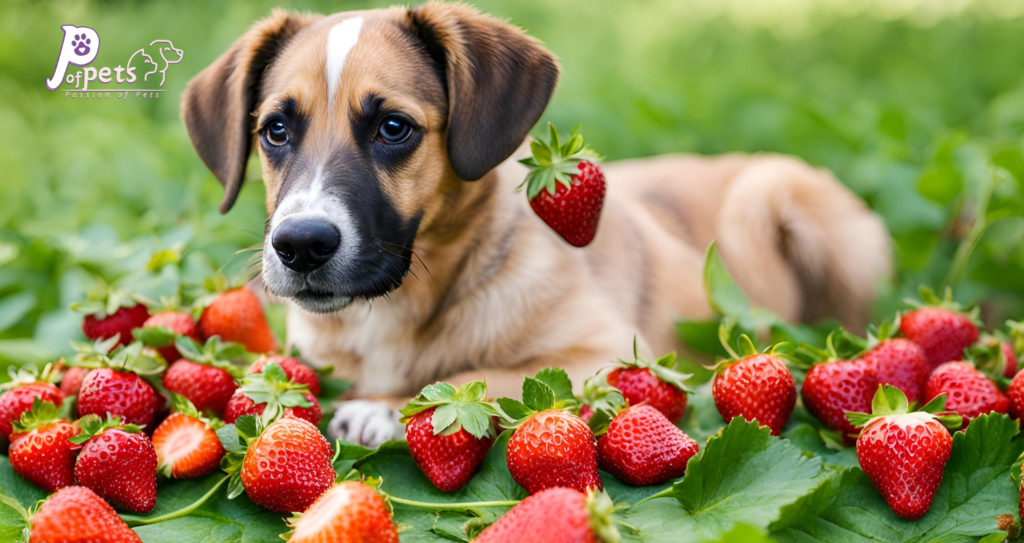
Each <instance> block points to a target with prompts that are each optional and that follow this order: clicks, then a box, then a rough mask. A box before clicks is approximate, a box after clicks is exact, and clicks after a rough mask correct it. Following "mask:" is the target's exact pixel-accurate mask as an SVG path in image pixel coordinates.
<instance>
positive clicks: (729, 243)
mask: <svg viewBox="0 0 1024 543" xmlns="http://www.w3.org/2000/svg"><path fill="white" fill-rule="evenodd" d="M356 15H358V16H361V17H364V18H365V21H366V22H365V24H364V27H363V30H362V32H361V35H360V38H359V42H358V43H357V44H356V46H355V47H354V49H353V50H352V51H351V53H350V55H349V57H348V60H347V61H346V63H345V68H344V71H343V72H342V74H343V75H342V77H341V81H342V85H341V88H340V89H338V94H337V97H336V98H335V104H333V105H331V104H329V103H328V98H327V89H326V83H325V79H324V73H323V66H324V62H325V58H324V57H325V53H324V43H325V40H326V39H327V33H328V31H329V29H330V28H331V26H332V25H334V24H336V23H337V22H338V21H340V20H342V19H343V18H345V17H351V16H356ZM408 28H413V29H414V30H416V31H420V32H423V31H428V32H430V34H431V35H432V39H434V40H435V44H434V45H435V46H436V47H440V48H441V49H442V50H443V51H444V53H445V59H446V62H447V69H446V74H447V80H446V81H445V82H443V83H442V82H439V81H436V80H435V79H432V77H431V76H430V74H429V70H428V68H427V67H426V65H425V62H424V58H423V55H424V54H425V53H423V52H422V51H420V50H419V49H417V48H415V47H414V48H412V49H410V44H409V39H410V38H409V33H408V32H406V31H404V30H403V29H408ZM471 34H475V35H477V36H478V37H479V36H484V37H485V38H486V40H485V41H484V42H482V45H481V42H480V40H477V41H473V40H471V39H468V38H467V37H466V36H468V35H471ZM474 47H484V48H487V49H488V50H487V51H486V55H500V54H503V53H502V48H503V47H508V48H513V49H516V50H518V51H520V52H522V51H525V53H524V54H523V57H522V58H525V59H526V60H525V62H527V63H528V64H532V65H533V66H532V67H530V69H529V70H527V72H528V75H529V74H533V75H531V76H537V77H541V76H543V73H544V72H545V70H546V69H550V68H547V63H551V65H554V59H553V57H552V56H551V55H550V53H548V52H547V51H546V50H544V49H543V48H542V47H541V46H540V45H539V44H537V43H536V42H535V41H533V40H531V39H528V38H526V37H525V36H524V35H523V34H522V33H521V32H520V31H519V30H518V29H515V28H514V27H511V26H510V25H507V24H505V23H501V22H498V21H496V20H494V19H491V18H488V17H486V16H483V15H479V14H477V13H476V12H474V11H473V10H471V9H470V8H467V7H465V6H462V5H451V4H437V3H431V4H427V5H425V6H422V7H420V8H416V9H415V10H412V11H410V10H405V9H401V8H393V9H391V10H383V11H373V12H361V13H358V14H339V15H335V16H331V17H328V18H321V17H316V16H297V15H293V14H287V13H283V12H279V13H275V14H274V15H273V16H272V17H271V18H269V19H267V20H265V21H262V22H260V23H258V24H257V25H256V26H254V28H253V29H252V30H251V31H250V32H249V33H247V34H246V35H245V36H243V37H242V38H241V39H240V40H239V41H238V42H237V43H236V44H235V45H234V46H233V47H232V49H231V50H230V51H229V52H228V53H226V54H225V55H224V56H223V57H221V58H220V59H219V60H217V62H215V63H214V64H213V65H212V66H210V67H209V68H207V70H205V71H204V72H203V73H201V74H200V75H199V76H197V77H196V78H195V79H194V80H193V82H192V83H191V84H190V86H189V89H188V91H187V92H186V96H185V100H184V107H183V116H184V118H185V121H186V124H187V125H188V127H189V132H190V135H191V136H192V138H193V142H194V143H195V145H196V148H197V151H198V152H199V154H200V156H201V157H202V158H203V160H204V161H205V162H206V163H207V165H209V166H210V168H211V169H212V170H213V171H214V173H215V174H217V177H218V178H219V179H221V181H222V182H224V183H225V186H226V188H227V195H226V197H225V204H224V205H223V206H222V209H225V210H226V209H227V208H229V207H230V205H231V203H232V202H233V200H234V197H235V195H236V194H237V191H238V187H239V186H240V184H241V179H242V176H243V174H244V161H245V157H246V156H247V155H248V153H249V149H250V148H251V145H252V142H253V140H254V138H253V137H252V135H251V132H252V127H253V123H252V119H251V116H253V115H254V116H256V117H257V121H256V122H257V124H256V126H258V122H259V121H258V119H259V118H262V117H263V116H265V115H267V114H268V112H269V111H270V110H271V109H272V108H273V107H274V105H275V103H276V102H277V101H279V100H280V99H281V97H283V96H290V97H293V98H295V99H296V101H297V102H298V107H299V109H300V110H301V111H302V112H303V113H304V114H305V115H307V116H308V117H309V118H310V119H311V122H310V127H309V129H308V131H307V133H306V135H305V136H304V140H303V141H304V145H308V146H312V148H313V149H314V151H312V152H314V153H315V152H318V151H316V150H319V152H322V153H324V154H325V155H326V154H327V153H328V151H329V150H330V149H331V148H333V147H336V146H344V145H350V144H351V141H349V140H350V139H351V135H350V132H349V131H348V128H347V126H348V122H347V121H346V120H345V119H346V115H347V112H348V111H350V110H352V109H353V108H358V107H359V102H360V100H361V99H362V97H363V96H365V95H366V94H367V93H369V92H373V93H377V94H380V95H382V96H384V97H385V99H386V100H387V101H389V103H390V104H391V105H393V106H395V107H397V108H400V109H401V110H402V111H404V112H406V113H407V114H408V115H409V116H411V117H413V118H414V120H415V121H416V123H417V124H418V125H420V126H422V127H424V139H423V142H422V143H421V144H420V146H419V148H418V150H417V151H416V152H415V154H414V155H413V157H412V158H411V159H410V160H409V161H407V162H406V163H405V164H404V165H403V167H402V168H401V169H400V171H398V172H389V173H387V174H386V175H382V177H381V184H382V185H383V189H384V192H385V193H386V194H387V196H388V197H389V199H391V201H392V202H393V204H394V206H395V208H396V209H398V210H399V212H400V213H401V214H402V216H403V217H412V216H414V215H415V214H417V213H422V219H421V221H420V224H419V228H418V231H417V233H416V237H415V245H414V247H413V248H414V249H415V254H416V256H417V258H416V259H414V263H413V267H412V269H411V271H412V273H413V274H414V275H415V277H413V276H410V277H407V278H406V279H405V280H404V282H403V283H402V284H401V286H400V287H399V288H397V289H396V290H394V291H393V292H391V293H390V295H389V296H388V297H387V298H386V299H381V298H377V299H375V300H373V301H366V300H357V301H356V302H354V303H353V304H352V305H350V306H348V307H347V308H345V309H344V310H342V311H339V312H337V313H333V314H327V315H318V314H313V313H309V312H306V311H303V310H301V309H298V308H296V307H292V308H291V309H290V311H289V314H288V333H289V344H290V345H293V346H296V347H298V348H299V349H300V350H301V352H302V354H303V356H304V357H306V358H307V359H308V360H310V361H312V362H314V363H317V364H320V365H327V364H331V365H334V366H335V367H336V368H337V371H338V373H339V374H340V375H343V376H347V377H351V378H353V379H354V380H355V382H356V383H357V387H356V391H357V394H359V395H362V396H367V397H376V398H386V399H389V400H390V401H391V402H392V403H395V404H397V403H401V402H402V401H404V399H406V398H408V397H409V396H411V395H413V394H414V393H415V392H416V391H418V390H419V388H420V387H422V386H424V385H425V384H428V383H430V382H433V381H436V380H441V379H443V380H446V381H449V382H452V383H455V384H458V383H461V382H465V381H468V380H475V379H486V380H487V382H488V385H489V388H490V394H491V395H492V396H500V395H515V394H516V393H517V391H518V388H519V386H520V384H521V382H522V377H523V376H524V375H527V374H532V373H534V372H535V371H536V370H537V369H539V368H542V367H545V366H558V367H561V368H564V369H565V370H566V371H567V372H568V373H569V375H570V377H571V378H572V379H573V381H574V383H576V384H577V385H579V384H582V382H583V379H584V378H585V377H587V376H589V375H591V374H593V373H594V372H595V371H596V370H598V369H599V368H601V367H602V366H604V365H606V364H608V363H609V362H611V361H613V360H614V359H616V358H618V357H628V356H629V355H630V353H629V351H630V349H631V347H632V339H633V336H634V334H637V335H638V336H639V338H640V339H641V344H642V351H644V352H645V353H647V354H660V353H663V352H666V351H670V350H673V349H678V348H684V347H685V346H682V345H679V344H678V343H677V339H676V336H675V334H674V330H673V326H672V323H673V321H674V320H676V319H679V318H682V317H685V318H704V317H708V316H710V315H711V314H712V312H711V309H710V307H709V304H708V301H707V299H706V297H705V293H704V291H703V287H702V279H701V271H702V266H703V257H704V252H705V249H706V248H707V246H708V244H709V243H710V242H711V241H712V240H717V243H718V247H719V249H720V251H721V254H722V257H723V259H724V261H725V263H726V265H727V267H728V268H729V270H730V272H731V273H732V274H733V275H734V277H735V278H736V280H737V282H738V283H739V284H740V286H741V287H742V288H743V289H744V290H745V291H746V292H747V293H748V294H749V295H750V296H751V298H752V299H753V300H754V302H755V303H757V304H758V305H761V306H764V307H766V308H768V309H770V310H772V311H774V312H776V313H777V314H779V315H780V316H782V317H783V318H785V319H787V320H790V321H799V320H808V319H817V318H821V317H828V316H832V317H836V318H839V319H840V320H841V321H842V322H844V323H846V324H847V325H849V326H852V327H854V328H858V327H861V326H863V324H864V319H865V317H866V313H867V310H868V307H869V304H870V303H871V300H872V297H873V292H874V289H875V287H876V283H877V282H878V281H880V280H882V279H884V278H885V277H886V276H887V274H888V273H889V270H890V247H889V242H888V236H887V233H886V231H885V228H884V226H883V225H882V223H881V222H880V221H879V219H878V218H877V217H876V216H875V215H874V214H872V213H871V212H870V210H868V209H867V207H866V206H865V205H864V204H863V203H862V202H861V201H860V200H858V199H857V198H856V197H855V196H854V195H853V194H852V193H850V192H849V191H848V190H847V189H846V188H845V187H843V186H842V185H841V184H840V183H839V182H838V181H836V180H835V179H834V178H833V177H832V176H831V175H830V174H829V173H828V172H826V171H823V170H818V169H815V168H812V167H810V166H808V165H806V164H804V163H802V162H800V161H798V160H795V159H792V158H787V157H782V156H773V155H755V156H743V155H728V156H721V157H716V158H706V157H698V156H684V155H679V156H663V157H657V158H651V159H644V160H633V161H623V162H615V163H610V164H606V165H605V166H604V170H605V173H606V177H607V180H608V192H607V198H606V203H605V209H604V212H603V216H602V219H601V225H600V229H599V232H598V235H597V238H596V239H595V241H594V242H593V244H592V245H590V246H589V247H587V248H585V249H575V248H572V247H570V246H569V245H567V244H566V243H564V242H563V241H561V239H560V238H558V237H557V236H556V235H555V234H554V233H552V232H551V231H550V230H549V229H548V228H547V226H545V225H544V224H543V223H542V222H541V221H540V220H539V219H538V218H537V217H535V216H534V215H533V214H532V212H531V211H530V209H529V206H528V204H527V202H526V198H525V197H524V196H523V195H522V194H521V193H516V192H515V191H514V188H515V186H516V185H517V184H518V183H519V182H520V181H521V180H522V179H523V177H524V175H525V169H524V168H523V167H522V166H520V165H519V164H517V163H516V162H515V161H514V159H516V158H522V157H523V156H525V155H526V154H527V153H528V149H527V148H526V147H525V146H521V147H520V148H519V149H518V150H517V151H516V152H515V153H514V154H513V156H512V157H511V158H508V159H507V160H504V162H502V163H501V165H500V166H498V167H496V168H494V169H492V170H490V171H487V172H486V173H483V176H482V178H480V179H479V180H476V181H472V182H467V181H463V180H462V178H460V176H459V175H458V174H457V173H456V171H457V170H460V168H461V171H468V170H470V169H471V168H470V167H469V166H465V164H466V163H467V161H469V162H470V163H472V162H473V160H474V156H475V155H479V154H480V153H481V152H485V151H487V150H486V149H485V150H484V151H478V150H474V151H473V153H471V156H469V158H466V156H456V155H457V154H458V153H459V152H463V149H462V146H465V145H484V144H485V143H481V142H480V141H477V140H479V138H476V139H473V138H472V137H471V136H472V134H470V135H468V136H465V135H458V137H455V136H453V134H452V133H451V131H452V130H456V128H457V127H461V128H458V129H460V130H465V127H466V126H470V127H472V126H474V125H472V124H467V123H466V122H465V119H460V118H459V115H463V116H466V115H477V116H480V115H484V114H485V113H486V112H487V111H488V110H489V109H490V108H499V107H502V106H501V104H500V103H497V101H495V100H493V99H492V98H493V97H492V96H491V95H492V94H493V93H492V92H491V91H489V90H488V89H481V88H479V87H478V88H476V89H475V90H472V91H470V90H467V89H473V85H474V83H477V84H478V82H474V81H473V77H474V75H473V74H474V65H473V63H474V62H481V57H479V56H478V57H477V59H476V60H474V58H473V54H477V55H479V54H480V53H479V51H473V50H472V48H474ZM267 57H269V58H267ZM261 61H262V64H261V63H260V62H261ZM513 68H515V66H512V67H510V68H509V69H513ZM553 69H554V70H555V75H556V76H557V68H553ZM536 74H541V75H536ZM259 75H262V78H259V77H258V76H259ZM253 85H257V86H258V92H254V91H253V89H252V88H251V87H252V86H253ZM218 87H221V88H220V89H218ZM225 89H226V90H225ZM524 92H526V91H524ZM547 98H548V97H547V96H544V97H543V98H542V100H543V102H544V103H546V101H547ZM531 99H532V98H531ZM467 104H469V105H471V106H472V107H469V106H468V105H467ZM526 109H527V110H528V113H527V115H533V114H532V110H533V109H537V108H536V107H527V108H526ZM540 109H543V104H541V105H540ZM214 112H221V113H220V114H221V115H223V118H218V119H211V118H210V117H211V115H215V113H214ZM539 115H540V111H539V110H537V111H536V114H535V115H533V117H534V118H532V119H526V120H525V122H524V123H523V124H524V126H526V129H528V128H529V125H532V124H533V123H534V122H535V121H536V116H539ZM509 131H510V132H513V133H519V132H521V133H522V134H525V129H522V130H520V129H519V128H518V127H517V128H510V129H509ZM518 138H519V141H521V140H522V135H521V134H520V135H519V136H518ZM240 142H241V143H240ZM467 142H468V143H467ZM453 143H454V145H453ZM453 147H455V148H453ZM513 147H514V146H513ZM509 151H511V148H510V149H509ZM507 153H508V151H506V152H505V155H506V156H507ZM474 154H475V155H474ZM261 158H262V160H263V172H264V178H265V182H266V185H267V209H268V211H269V212H270V213H271V214H273V213H274V211H275V205H276V203H277V202H279V201H280V196H281V194H280V191H282V190H283V187H285V186H286V181H287V180H286V179H284V178H282V176H281V175H280V174H279V172H277V171H276V170H275V168H274V167H273V165H272V164H271V163H270V162H268V160H267V158H266V156H265V154H264V153H263V152H262V150H261ZM499 158H504V157H499ZM239 164H241V165H239ZM453 164H455V166H453ZM266 258H271V256H269V255H268V256H267V257H266ZM428 270H429V271H428Z"/></svg>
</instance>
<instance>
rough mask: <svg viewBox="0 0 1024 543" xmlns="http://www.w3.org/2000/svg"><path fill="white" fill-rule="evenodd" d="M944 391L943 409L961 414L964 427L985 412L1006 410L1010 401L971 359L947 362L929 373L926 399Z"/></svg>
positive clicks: (931, 399) (933, 398) (929, 399)
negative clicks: (930, 374) (944, 407)
mask: <svg viewBox="0 0 1024 543" xmlns="http://www.w3.org/2000/svg"><path fill="white" fill-rule="evenodd" d="M942 394H945V395H946V397H947V399H946V403H945V406H946V409H948V410H949V411H952V412H954V413H956V414H957V415H960V416H961V417H963V423H964V426H967V424H969V423H970V422H971V420H972V419H974V418H976V417H977V416H978V415H981V414H984V413H1006V412H1007V411H1008V410H1009V408H1010V400H1009V398H1007V397H1006V395H1005V394H1003V391H1001V390H999V387H998V386H996V384H995V383H993V382H992V381H990V380H989V378H988V377H985V374H983V373H981V372H980V371H978V370H977V369H976V368H975V367H974V365H973V364H971V363H970V362H959V361H958V362H946V363H945V364H942V365H941V366H939V367H938V368H936V369H935V371H934V372H932V376H931V377H930V378H929V379H928V384H927V386H926V387H925V398H928V401H933V400H935V398H937V397H939V396H940V395H942Z"/></svg>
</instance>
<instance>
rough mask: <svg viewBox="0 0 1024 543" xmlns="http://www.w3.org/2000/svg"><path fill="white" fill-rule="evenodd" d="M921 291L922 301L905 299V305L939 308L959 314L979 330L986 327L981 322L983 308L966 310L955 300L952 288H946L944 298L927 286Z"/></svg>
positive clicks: (917, 307)
mask: <svg viewBox="0 0 1024 543" xmlns="http://www.w3.org/2000/svg"><path fill="white" fill-rule="evenodd" d="M919 291H920V296H921V300H920V301H918V300H912V299H906V298H905V299H904V300H903V303H905V304H907V305H909V306H910V307H912V308H914V309H922V308H926V307H937V308H939V309H945V310H947V311H952V312H954V313H959V314H960V315H963V316H965V317H967V318H968V319H969V320H970V321H971V322H972V323H974V325H975V326H977V327H978V328H982V327H984V324H983V323H982V322H981V308H980V307H979V306H977V305H973V306H971V307H970V308H969V309H965V308H964V306H963V305H961V304H959V303H957V302H956V301H954V300H953V289H952V288H950V287H946V290H945V291H944V292H943V296H942V298H939V296H938V295H937V294H935V291H934V290H932V289H931V287H928V286H927V285H921V287H920V289H919Z"/></svg>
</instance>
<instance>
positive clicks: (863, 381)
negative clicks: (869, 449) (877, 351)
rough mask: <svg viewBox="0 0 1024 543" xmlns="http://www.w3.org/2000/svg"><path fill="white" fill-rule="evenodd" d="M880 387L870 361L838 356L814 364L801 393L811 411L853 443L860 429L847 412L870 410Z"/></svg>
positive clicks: (848, 442)
mask: <svg viewBox="0 0 1024 543" xmlns="http://www.w3.org/2000/svg"><path fill="white" fill-rule="evenodd" d="M877 389H878V380H877V379H875V376H874V373H873V368H872V367H871V365H870V364H868V363H867V362H865V361H863V360H836V361H830V362H825V363H821V364H815V365H814V366H813V367H812V368H811V369H810V370H809V371H808V372H807V376H806V377H804V384H803V387H802V388H801V389H800V395H801V397H803V400H804V406H805V407H807V410H808V411H810V412H811V414H813V415H814V416H815V417H818V420H820V421H821V422H823V423H825V426H828V427H829V428H831V429H833V430H835V431H837V432H839V433H840V434H842V436H843V441H844V442H845V443H846V444H847V445H853V444H854V443H855V442H856V435H857V433H858V432H857V430H856V428H854V427H853V425H852V424H850V421H849V420H847V418H846V413H848V412H851V411H852V412H864V411H868V410H870V409H871V398H872V396H873V395H874V393H875V391H876V390H877Z"/></svg>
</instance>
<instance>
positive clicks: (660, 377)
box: [607, 337, 692, 424]
mask: <svg viewBox="0 0 1024 543" xmlns="http://www.w3.org/2000/svg"><path fill="white" fill-rule="evenodd" d="M619 362H621V363H622V364H624V365H625V366H626V367H624V368H616V369H614V370H612V372H611V373H609V374H608V377H607V381H608V384H609V385H611V386H613V387H615V388H617V389H619V391H621V392H622V396H623V397H624V398H625V399H626V400H627V401H628V402H629V404H630V405H637V404H640V403H642V402H647V403H648V404H649V405H651V406H653V407H654V408H655V409H657V410H658V411H661V412H662V414H664V415H665V416H666V417H667V418H668V420H669V421H671V422H672V423H673V424H675V423H677V422H679V421H680V420H681V419H682V418H683V412H684V411H686V394H687V393H688V392H689V390H687V388H686V385H685V381H686V380H687V379H689V378H690V377H692V375H687V374H683V373H679V372H678V371H676V370H675V367H676V353H669V354H667V355H665V356H663V357H661V358H659V359H657V360H656V361H654V362H647V361H646V360H642V359H641V358H640V356H639V355H638V354H637V345H636V337H634V338H633V361H632V362H626V361H625V360H620V361H619Z"/></svg>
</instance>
